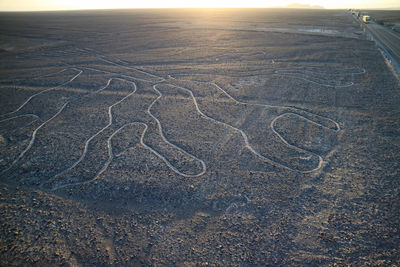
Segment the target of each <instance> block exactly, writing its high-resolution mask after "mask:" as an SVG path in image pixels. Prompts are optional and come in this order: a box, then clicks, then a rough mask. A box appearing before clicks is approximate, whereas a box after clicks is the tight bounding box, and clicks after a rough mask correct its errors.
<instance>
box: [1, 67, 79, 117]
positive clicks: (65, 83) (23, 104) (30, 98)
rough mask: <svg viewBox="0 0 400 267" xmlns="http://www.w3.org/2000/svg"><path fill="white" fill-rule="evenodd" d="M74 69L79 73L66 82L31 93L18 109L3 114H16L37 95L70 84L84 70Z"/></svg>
mask: <svg viewBox="0 0 400 267" xmlns="http://www.w3.org/2000/svg"><path fill="white" fill-rule="evenodd" d="M72 69H73V70H76V71H78V72H79V73H78V74H76V75H75V76H74V77H72V78H71V79H70V80H68V81H66V82H64V83H62V84H60V85H57V86H55V87H52V88H48V89H45V90H43V91H40V92H39V93H36V94H34V95H31V96H30V97H29V98H28V99H27V100H26V101H25V102H24V103H22V105H20V106H19V107H18V108H17V109H16V110H14V111H11V112H8V113H5V114H2V115H1V116H7V115H11V114H14V113H16V112H18V111H19V110H21V108H23V107H24V106H25V105H26V104H28V103H29V102H30V101H31V100H32V99H33V98H34V97H36V96H38V95H41V94H43V93H45V92H48V91H51V90H55V89H57V88H59V87H61V86H64V85H67V84H69V83H70V82H72V81H73V80H75V79H76V78H77V77H78V76H79V75H81V74H82V72H83V71H82V70H79V69H76V68H72ZM66 70H67V69H64V70H62V71H60V72H63V71H66ZM60 72H57V73H60Z"/></svg>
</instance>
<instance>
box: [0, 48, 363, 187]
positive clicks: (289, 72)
mask: <svg viewBox="0 0 400 267" xmlns="http://www.w3.org/2000/svg"><path fill="white" fill-rule="evenodd" d="M263 54H265V52H263ZM100 60H102V61H104V62H107V63H109V64H112V65H115V66H120V67H123V68H125V69H132V70H135V71H137V72H140V73H142V74H145V75H148V76H149V77H153V78H157V79H158V81H152V80H147V79H142V78H137V77H134V76H130V75H125V74H120V73H116V72H111V71H106V70H100V69H95V68H91V67H82V69H87V70H93V71H97V72H101V73H106V74H112V75H118V76H119V77H125V78H130V79H133V80H138V81H143V82H150V83H154V85H153V89H154V91H156V92H157V94H158V97H157V98H156V99H155V100H154V101H153V102H152V103H151V104H150V105H149V107H148V108H147V110H146V112H147V113H148V114H149V115H150V116H151V117H152V119H154V120H155V122H156V124H157V127H158V131H159V133H160V136H161V138H162V139H163V141H164V142H165V143H167V144H168V145H170V146H172V147H173V148H175V149H177V150H179V151H180V152H182V153H184V154H185V155H186V156H188V157H190V158H192V159H194V160H196V161H198V162H200V163H201V166H202V171H201V172H199V173H197V174H186V173H183V172H181V171H179V170H178V169H177V168H176V167H175V166H174V165H173V164H171V162H169V161H168V160H167V158H166V157H165V156H163V155H162V154H161V153H159V152H157V151H156V150H154V149H153V148H152V147H150V146H149V145H147V144H146V143H145V142H144V137H145V135H146V132H147V130H148V125H147V124H146V123H144V122H138V121H136V122H130V123H126V124H124V125H123V126H122V127H120V128H118V129H117V130H115V131H114V132H113V133H112V134H111V135H110V136H109V137H108V138H107V150H108V159H107V161H106V162H105V164H104V165H103V167H102V168H101V169H100V171H98V172H97V174H96V175H95V176H94V177H93V179H91V180H88V181H83V182H77V183H70V184H64V185H61V186H58V187H53V188H52V190H53V191H54V190H58V189H61V188H64V187H67V186H71V185H78V184H84V183H90V182H92V181H94V180H96V179H98V178H99V176H100V175H101V174H103V173H104V172H105V171H106V170H107V168H108V167H109V165H110V164H111V162H112V160H113V159H114V158H115V157H116V156H115V155H114V154H113V147H112V139H113V138H114V137H115V135H116V134H118V133H119V132H120V131H122V130H123V129H124V128H126V127H128V126H131V125H141V126H143V127H144V128H143V131H142V133H141V136H140V144H141V145H142V146H143V147H144V148H146V149H148V150H149V151H150V152H152V153H153V154H154V155H156V156H157V157H158V158H160V159H161V160H162V161H163V162H164V163H165V164H166V165H167V166H168V167H169V168H170V169H171V170H172V171H174V172H175V173H177V174H179V175H181V176H184V177H199V176H201V175H203V174H204V173H205V172H206V170H207V166H206V164H205V162H204V161H203V160H201V159H199V158H197V157H196V156H194V155H192V154H190V153H189V152H187V151H185V150H184V149H182V148H180V147H179V146H177V145H175V144H173V143H171V142H169V141H168V139H167V138H166V137H165V135H164V133H163V129H162V125H161V122H160V120H159V119H158V118H157V117H156V116H154V115H153V114H152V113H151V109H152V107H153V106H154V105H155V103H156V102H157V101H158V100H159V99H160V98H161V97H162V96H163V94H162V93H161V92H160V91H159V90H158V89H157V86H159V85H161V84H160V83H161V82H164V81H166V79H165V78H163V77H160V76H157V75H154V74H151V73H149V72H146V71H143V70H140V69H137V68H132V67H129V66H125V65H121V64H118V63H115V62H112V61H110V60H107V59H105V58H103V57H102V58H100ZM300 68H301V67H287V68H280V69H272V68H271V70H275V73H272V75H282V76H283V75H284V76H288V77H291V78H297V79H303V80H305V81H308V82H311V83H314V84H319V85H321V86H326V87H349V86H352V85H354V83H353V82H350V83H349V84H346V85H339V86H335V85H327V84H322V83H318V82H315V81H312V80H308V79H306V78H303V77H300V76H297V75H296V74H298V73H297V72H299V70H298V69H300ZM313 68H317V67H311V66H310V67H303V68H301V70H302V71H303V72H310V73H313V74H323V72H316V71H313ZM70 69H73V70H75V71H78V74H76V75H75V76H73V77H72V78H71V79H70V80H68V81H67V82H65V83H63V84H60V85H58V86H56V87H52V88H48V89H45V90H43V91H40V92H39V93H37V94H34V95H32V96H30V97H29V98H28V99H27V100H26V101H25V102H24V103H23V104H22V105H20V107H18V108H17V109H16V110H14V111H12V112H9V113H6V114H3V115H0V116H6V115H11V114H14V113H16V112H18V111H19V110H21V109H22V108H23V107H24V106H25V105H26V104H28V103H29V102H30V101H31V100H32V99H33V98H34V97H36V96H38V95H40V94H42V93H44V92H47V91H50V90H54V89H56V88H59V87H61V86H64V85H66V84H68V83H70V82H72V81H73V80H75V79H76V78H77V77H79V75H81V74H82V73H83V70H80V69H77V68H74V67H73V68H70ZM350 69H351V70H354V68H349V70H350ZM66 70H68V69H63V70H61V71H58V72H56V73H62V72H64V71H66ZM279 71H283V72H279ZM363 73H365V69H361V71H360V72H353V73H346V75H349V74H350V75H352V74H354V75H355V74H363ZM50 75H52V74H47V75H42V76H39V77H44V76H50ZM176 75H179V74H176ZM183 75H185V74H183ZM189 75H190V74H188V76H189ZM194 75H202V74H194ZM205 75H207V74H205ZM337 75H340V73H339V74H337ZM214 76H215V75H214ZM254 76H257V75H254ZM168 77H170V78H171V79H172V80H177V79H176V78H173V77H172V76H168ZM37 78H38V77H37ZM113 79H116V80H121V81H125V82H129V83H132V84H133V85H134V90H133V91H132V92H131V93H129V94H128V95H126V96H125V97H123V98H122V99H121V100H119V101H117V102H115V103H113V104H112V105H110V106H108V123H107V125H106V126H105V127H103V128H102V129H101V130H99V131H98V132H97V133H95V134H94V135H92V136H91V137H90V138H89V139H87V140H86V141H85V147H84V150H83V152H82V154H81V156H80V158H79V159H78V160H77V161H76V162H74V163H73V165H72V166H71V167H69V168H67V169H66V170H64V171H62V172H60V173H59V174H57V175H56V176H54V177H53V178H52V179H50V180H49V181H47V183H49V182H52V181H53V180H55V179H56V178H58V177H60V176H61V175H63V174H65V173H66V172H68V171H70V170H72V169H73V168H75V167H76V166H77V165H78V164H79V163H80V162H82V161H83V160H84V158H85V157H86V155H87V151H88V146H89V143H90V142H91V141H92V140H93V139H94V138H95V137H97V136H98V135H100V134H101V133H102V132H104V131H105V130H106V129H108V128H109V127H110V126H111V125H112V124H113V115H112V109H113V107H115V106H116V105H118V104H120V103H121V102H123V101H124V100H125V99H127V98H128V97H130V96H132V95H133V94H134V93H135V92H136V90H137V87H136V84H135V83H134V82H133V81H129V80H126V79H123V78H110V79H109V80H108V81H107V84H106V85H105V86H104V87H102V88H100V89H99V90H97V91H95V92H93V93H97V92H99V91H102V90H104V89H106V88H107V87H108V86H109V85H110V83H111V81H112V80H113ZM316 79H318V78H316ZM177 81H178V80H177ZM179 81H187V82H191V83H193V82H197V83H203V84H210V85H212V86H214V87H215V88H217V89H218V90H220V91H221V92H222V93H223V94H224V95H226V96H227V97H228V98H229V99H231V100H232V101H233V102H234V103H236V104H241V105H253V106H261V107H270V108H279V109H283V108H285V109H288V112H285V113H281V114H280V115H279V116H277V117H275V118H274V119H273V120H272V121H271V123H270V127H271V129H272V131H273V133H274V134H275V135H276V136H277V137H278V138H279V139H280V140H281V141H282V142H283V143H284V144H285V145H286V146H288V147H290V148H291V149H294V150H296V151H300V152H302V153H306V154H311V155H314V156H316V157H318V160H319V163H318V166H317V167H315V168H313V169H311V170H299V169H297V168H291V167H288V166H286V165H284V164H282V163H279V162H277V161H274V160H272V159H270V158H267V157H265V156H263V155H262V154H261V153H260V152H258V151H257V150H255V149H254V148H253V147H252V146H251V144H250V142H249V139H248V137H247V135H246V133H245V132H244V131H243V130H241V129H239V128H236V127H234V126H232V125H230V124H228V123H225V122H222V121H219V120H216V119H214V118H212V117H210V116H208V115H206V114H205V113H203V112H202V111H201V109H200V107H199V104H198V102H197V100H196V97H195V95H194V94H193V91H192V90H191V89H188V88H185V87H181V86H177V85H175V84H173V83H172V84H167V83H165V84H162V85H168V86H173V87H176V88H179V89H181V90H184V91H186V92H187V93H189V94H190V96H191V98H192V101H193V103H194V105H195V108H196V111H197V112H198V113H199V114H200V115H201V116H202V117H203V118H205V119H207V120H210V121H213V122H215V123H217V124H220V125H223V126H224V127H227V128H229V129H231V130H233V131H235V132H237V133H240V135H241V136H242V138H243V140H244V144H245V147H246V148H247V149H248V150H249V151H250V152H251V153H253V154H254V155H255V156H257V157H258V158H260V159H262V160H263V161H265V162H268V163H270V164H271V165H273V166H277V167H280V168H283V169H287V170H290V171H294V172H299V173H311V172H314V171H317V170H319V169H320V168H321V167H322V165H323V159H322V157H321V156H320V155H318V154H316V153H314V152H312V151H308V150H305V149H302V148H300V147H297V146H295V145H293V144H290V143H289V142H288V141H287V140H286V139H285V138H284V137H283V136H282V135H281V134H280V133H279V132H277V131H276V129H275V123H276V121H277V120H278V119H280V118H283V117H284V116H287V115H293V116H296V117H299V118H302V119H304V120H306V121H307V122H309V123H311V124H313V125H316V126H319V127H322V128H324V129H327V130H332V131H335V132H338V131H340V129H341V128H340V126H339V124H338V123H337V122H336V121H334V120H332V119H329V118H327V117H324V116H321V115H317V114H313V113H310V112H308V111H305V110H301V109H298V108H294V107H285V106H276V105H268V104H259V103H248V102H242V101H239V100H237V99H235V98H233V97H232V96H231V95H230V94H229V93H227V92H226V91H225V90H224V89H223V88H221V87H220V86H218V85H217V84H216V83H213V82H201V81H193V80H183V79H179ZM68 103H69V102H66V103H64V105H63V106H62V107H61V108H60V109H59V110H58V112H57V113H56V114H54V115H53V116H52V117H51V118H50V119H48V120H47V121H45V122H43V123H42V124H41V125H40V126H39V127H37V128H36V129H35V130H34V132H33V133H32V138H31V140H30V142H29V144H28V146H27V147H26V148H25V149H24V150H23V151H22V152H21V153H20V154H19V156H18V157H17V158H16V159H15V160H14V161H13V162H12V163H11V165H10V166H9V167H8V168H7V169H6V170H3V171H2V172H1V173H4V172H6V171H8V170H9V169H11V168H12V167H13V166H14V165H15V164H16V163H17V162H18V161H19V160H20V159H21V158H22V157H23V156H24V155H25V154H26V153H27V152H28V151H29V149H30V148H31V147H32V145H33V144H34V142H35V139H36V135H37V132H38V131H39V130H40V129H41V128H42V127H43V126H45V125H46V124H47V123H49V122H50V121H51V120H53V119H54V118H56V117H57V116H58V115H59V114H60V113H61V112H62V111H63V110H64V108H65V107H66V106H67V105H68ZM295 112H297V113H295ZM300 114H302V115H300ZM303 115H304V116H303ZM28 116H32V117H35V118H36V119H38V118H39V117H38V116H37V115H35V114H24V115H19V116H14V117H11V118H7V119H3V120H0V122H3V121H7V120H12V119H15V118H19V117H28ZM305 116H308V117H310V118H311V117H314V118H318V119H322V121H329V122H330V123H333V124H334V125H335V129H332V128H331V127H329V126H327V125H324V124H323V123H322V122H321V123H319V122H316V121H313V120H312V119H309V118H307V117H305ZM121 154H122V153H121ZM119 155H120V154H119ZM119 155H117V156H119Z"/></svg>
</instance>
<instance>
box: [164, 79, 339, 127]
mask: <svg viewBox="0 0 400 267" xmlns="http://www.w3.org/2000/svg"><path fill="white" fill-rule="evenodd" d="M169 77H170V78H171V79H173V80H178V81H187V82H194V81H192V80H183V79H175V78H174V77H172V76H171V75H169ZM198 83H206V84H210V85H212V86H214V87H215V88H217V89H218V90H220V91H221V92H222V93H223V94H224V95H225V96H227V97H228V98H229V99H231V100H232V101H233V102H235V103H236V104H241V105H251V106H260V107H267V108H285V109H288V110H290V111H294V112H298V113H303V114H306V115H308V116H315V117H317V118H321V119H323V120H327V121H329V122H332V123H333V124H335V127H336V129H335V130H334V131H336V132H338V131H340V129H341V128H340V126H339V124H338V123H337V122H336V121H334V120H332V119H330V118H327V117H324V116H321V115H317V114H313V113H311V112H308V111H305V110H302V109H298V108H294V107H287V106H277V105H269V104H260V103H249V102H243V101H239V100H237V99H235V98H234V97H232V96H231V95H230V94H229V93H228V92H226V91H225V90H224V89H223V88H222V87H220V86H219V85H218V84H216V83H213V82H198ZM177 87H179V86H177ZM304 118H305V119H306V120H307V121H309V122H311V123H314V124H317V125H320V126H321V127H323V128H324V129H329V130H333V129H331V128H329V127H327V126H325V125H323V124H318V123H315V122H313V121H312V120H310V119H307V118H306V117H304Z"/></svg>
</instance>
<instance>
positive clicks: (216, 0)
mask: <svg viewBox="0 0 400 267" xmlns="http://www.w3.org/2000/svg"><path fill="white" fill-rule="evenodd" d="M294 2H295V3H302V4H309V5H320V6H324V7H325V8H360V9H368V8H394V7H396V8H399V7H400V0H319V1H318V0H298V1H296V0H0V10H1V11H26V10H35V11H36V10H62V9H102V8H164V7H271V6H286V5H288V4H291V3H294Z"/></svg>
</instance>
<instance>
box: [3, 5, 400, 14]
mask: <svg viewBox="0 0 400 267" xmlns="http://www.w3.org/2000/svg"><path fill="white" fill-rule="evenodd" d="M124 9H126V10H129V9H141V10H143V9H299V10H349V9H352V10H355V9H357V10H393V11H399V10H400V6H399V7H386V8H382V7H373V8H371V7H368V8H358V7H357V8H355V7H342V8H329V7H323V6H321V7H312V6H310V7H288V6H267V7H112V8H111V7H110V8H82V9H78V8H76V9H75V8H63V9H38V10H35V9H32V10H15V9H14V10H11V9H10V10H0V13H5V12H15V13H16V12H21V13H23V12H60V11H96V10H97V11H100V10H124Z"/></svg>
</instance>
